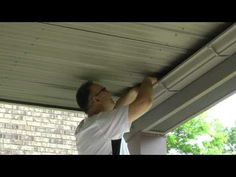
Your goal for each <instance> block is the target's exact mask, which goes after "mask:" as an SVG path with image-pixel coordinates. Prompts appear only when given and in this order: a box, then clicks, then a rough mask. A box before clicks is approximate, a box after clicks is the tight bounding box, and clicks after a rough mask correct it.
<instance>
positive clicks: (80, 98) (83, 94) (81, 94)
mask: <svg viewBox="0 0 236 177" xmlns="http://www.w3.org/2000/svg"><path fill="white" fill-rule="evenodd" d="M92 84H93V82H92V81H87V82H86V83H84V84H82V85H81V86H80V88H79V89H78V90H77V93H76V101H77V104H78V105H79V107H80V108H81V109H82V110H83V111H84V112H85V113H87V111H88V103H89V93H90V87H91V85H92Z"/></svg>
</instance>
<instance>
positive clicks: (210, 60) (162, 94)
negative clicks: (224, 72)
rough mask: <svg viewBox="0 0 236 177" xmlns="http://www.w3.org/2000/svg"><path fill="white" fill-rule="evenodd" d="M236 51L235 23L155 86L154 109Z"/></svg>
mask: <svg viewBox="0 0 236 177" xmlns="http://www.w3.org/2000/svg"><path fill="white" fill-rule="evenodd" d="M235 51H236V24H235V23H234V24H233V25H231V26H230V27H229V28H228V29H226V30H225V31H224V32H223V33H221V34H220V35H218V36H217V37H216V38H215V39H213V40H212V41H211V42H209V43H208V44H207V45H205V46H204V47H203V48H201V49H200V50H198V51H197V52H196V53H195V54H194V55H192V56H191V57H190V58H188V59H187V60H186V61H185V62H183V63H182V64H181V65H179V66H177V67H176V68H175V69H174V70H172V71H171V72H170V73H168V74H167V75H166V76H165V77H163V78H162V79H161V80H160V82H159V84H157V85H156V86H154V93H155V94H154V103H153V106H152V109H153V108H155V107H156V106H157V105H159V104H160V103H162V102H163V101H165V100H166V99H167V98H169V97H170V96H172V95H174V94H175V93H177V92H178V91H180V90H181V89H182V88H184V87H185V86H187V85H188V84H190V83H191V82H192V81H194V80H196V79H197V78H199V77H200V76H201V75H203V74H205V73H206V72H207V71H208V70H210V69H211V68H213V67H215V66H216V65H218V64H219V63H221V62H222V61H224V60H225V59H227V58H228V57H229V56H231V55H233V53H234V52H235Z"/></svg>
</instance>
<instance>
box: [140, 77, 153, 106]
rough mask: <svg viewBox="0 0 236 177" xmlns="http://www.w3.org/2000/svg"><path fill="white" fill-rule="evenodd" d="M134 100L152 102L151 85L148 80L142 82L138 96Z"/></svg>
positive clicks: (150, 81)
mask: <svg viewBox="0 0 236 177" xmlns="http://www.w3.org/2000/svg"><path fill="white" fill-rule="evenodd" d="M136 99H140V100H149V101H150V102H152V99H153V83H152V80H151V79H150V78H145V79H144V81H143V82H142V84H141V86H140V89H139V92H138V96H137V98H136Z"/></svg>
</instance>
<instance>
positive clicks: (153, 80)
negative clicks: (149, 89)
mask: <svg viewBox="0 0 236 177" xmlns="http://www.w3.org/2000/svg"><path fill="white" fill-rule="evenodd" d="M146 79H147V80H150V82H151V83H152V85H153V86H154V85H155V84H156V83H157V82H158V80H157V78H156V77H151V76H148V77H146Z"/></svg>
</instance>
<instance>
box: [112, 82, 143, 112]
mask: <svg viewBox="0 0 236 177" xmlns="http://www.w3.org/2000/svg"><path fill="white" fill-rule="evenodd" d="M138 92H139V86H135V87H132V88H131V89H130V90H129V91H128V92H127V93H126V94H125V95H123V96H121V97H120V98H119V99H118V100H117V102H116V105H115V107H114V109H115V108H118V107H121V106H126V105H129V104H130V103H132V102H133V101H134V100H135V99H136V97H137V95H138Z"/></svg>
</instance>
